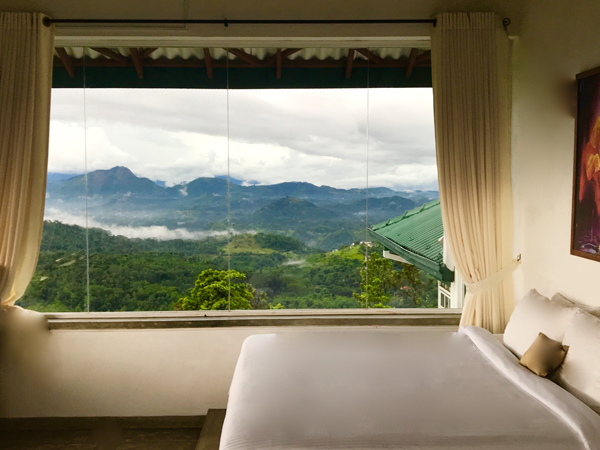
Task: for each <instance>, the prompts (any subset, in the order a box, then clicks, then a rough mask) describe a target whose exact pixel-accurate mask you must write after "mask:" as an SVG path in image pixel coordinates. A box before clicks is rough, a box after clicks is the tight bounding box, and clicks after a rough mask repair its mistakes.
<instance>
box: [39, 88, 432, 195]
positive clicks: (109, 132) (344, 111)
mask: <svg viewBox="0 0 600 450" xmlns="http://www.w3.org/2000/svg"><path fill="white" fill-rule="evenodd" d="M369 97H370V98H369V105H370V108H369V112H368V114H367V108H366V105H367V91H366V90H364V89H363V90H359V89H313V90H255V91H243V90H235V91H230V124H229V125H230V133H229V134H230V143H229V156H230V165H229V169H230V173H231V175H232V176H233V177H235V178H238V179H241V180H244V181H253V182H257V183H260V184H272V183H279V182H283V181H307V182H310V183H313V184H316V185H330V186H334V187H342V188H349V187H363V186H364V185H365V181H366V180H365V174H366V171H367V170H366V169H367V167H366V156H367V154H366V149H367V129H368V132H369V174H370V177H371V181H372V182H371V185H372V186H386V187H391V188H396V189H402V188H415V189H419V188H420V189H428V188H433V189H435V188H436V187H437V173H436V171H435V166H436V162H435V143H434V133H433V98H432V92H431V89H423V88H420V89H371V90H370V91H369ZM86 102H87V119H86V120H87V124H88V134H87V136H88V139H87V143H88V168H89V170H96V169H107V168H111V167H114V166H116V165H125V166H127V167H129V168H130V169H131V170H132V171H133V172H134V173H135V174H136V175H138V176H145V177H148V178H150V179H153V180H163V181H165V182H166V183H167V185H168V186H173V185H176V184H178V183H181V182H183V181H191V180H193V179H195V178H198V177H201V176H217V175H224V174H226V173H227V155H228V146H227V121H226V119H227V111H226V92H225V91H222V90H164V89H163V90H161V89H153V90H136V89H129V90H122V89H120V90H102V89H97V90H94V89H88V90H87V91H86ZM81 103H82V92H81V91H79V90H72V89H65V90H54V91H53V105H52V122H51V146H50V165H49V170H50V171H52V172H63V173H81V172H82V168H83V161H84V152H83V142H84V139H83V116H82V109H81V108H80V107H78V105H80V104H81Z"/></svg>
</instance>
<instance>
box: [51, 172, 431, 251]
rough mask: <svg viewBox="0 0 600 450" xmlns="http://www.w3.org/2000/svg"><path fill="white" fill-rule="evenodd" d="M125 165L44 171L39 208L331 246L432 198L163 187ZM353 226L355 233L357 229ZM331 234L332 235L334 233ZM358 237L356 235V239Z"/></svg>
mask: <svg viewBox="0 0 600 450" xmlns="http://www.w3.org/2000/svg"><path fill="white" fill-rule="evenodd" d="M161 184H162V183H160V184H157V183H156V182H154V181H152V180H150V179H149V178H144V177H138V176H136V175H135V174H134V173H133V172H132V171H131V170H130V169H128V168H127V167H113V168H112V169H109V170H96V171H93V172H90V173H88V176H87V202H86V178H85V176H83V175H76V176H71V177H68V176H66V175H65V174H53V173H49V174H48V184H47V200H46V204H47V208H54V210H60V211H63V212H65V213H69V214H71V215H82V214H84V213H85V208H86V203H87V209H88V212H89V216H90V218H92V219H94V220H95V221H97V222H100V223H106V224H110V225H118V226H129V227H140V226H156V225H158V226H166V227H167V228H170V229H173V228H186V229H189V230H220V229H221V230H222V229H226V227H227V216H228V206H227V197H228V195H229V198H230V202H229V214H230V217H231V219H230V222H229V223H230V225H231V226H232V227H233V228H235V229H237V230H240V231H244V230H257V231H270V232H277V233H281V234H288V235H293V236H294V237H296V238H298V239H300V240H302V241H303V242H304V243H306V244H307V245H313V246H319V247H320V248H324V249H328V248H337V246H339V245H342V244H349V243H351V242H348V240H349V239H350V240H352V237H360V236H364V227H365V217H366V215H367V209H366V207H367V204H368V217H369V223H370V224H372V223H377V222H380V221H383V220H386V219H388V218H390V217H395V216H398V215H400V214H402V213H403V212H404V211H406V210H409V209H412V208H415V207H417V206H419V205H421V204H423V203H426V202H428V201H430V200H432V199H435V198H438V192H437V191H394V190H392V189H388V188H382V187H377V188H370V189H369V191H368V196H369V198H368V202H367V191H366V190H365V189H339V188H333V187H330V186H315V185H313V184H311V183H306V182H285V183H279V184H272V185H250V186H244V185H243V182H241V180H235V183H234V182H231V183H229V184H228V183H227V180H226V179H224V178H222V177H202V178H197V179H195V180H192V181H190V182H188V183H183V184H180V185H176V186H172V187H163V186H161ZM360 230H363V231H362V232H361V231H360ZM335 236H339V237H338V238H336V237H335ZM361 240H362V239H361Z"/></svg>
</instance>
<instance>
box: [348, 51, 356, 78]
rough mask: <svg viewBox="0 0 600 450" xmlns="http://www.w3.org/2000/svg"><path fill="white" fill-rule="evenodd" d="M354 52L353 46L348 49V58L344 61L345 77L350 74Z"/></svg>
mask: <svg viewBox="0 0 600 450" xmlns="http://www.w3.org/2000/svg"><path fill="white" fill-rule="evenodd" d="M355 54H356V50H354V49H353V48H351V49H349V50H348V60H347V61H346V78H350V74H351V73H352V63H353V62H354V55H355Z"/></svg>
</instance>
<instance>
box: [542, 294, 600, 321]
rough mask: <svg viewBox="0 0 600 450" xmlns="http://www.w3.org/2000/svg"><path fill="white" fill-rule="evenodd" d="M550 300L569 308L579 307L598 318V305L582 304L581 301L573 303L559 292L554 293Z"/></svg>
mask: <svg viewBox="0 0 600 450" xmlns="http://www.w3.org/2000/svg"><path fill="white" fill-rule="evenodd" d="M551 301H553V302H555V303H558V304H559V305H563V306H567V307H569V308H579V309H582V310H584V311H585V312H586V313H588V314H591V315H592V316H595V317H599V318H600V307H598V306H588V305H582V304H581V303H575V302H572V301H571V300H569V299H568V298H566V297H564V296H563V295H561V294H559V293H558V292H557V293H556V294H554V297H552V298H551Z"/></svg>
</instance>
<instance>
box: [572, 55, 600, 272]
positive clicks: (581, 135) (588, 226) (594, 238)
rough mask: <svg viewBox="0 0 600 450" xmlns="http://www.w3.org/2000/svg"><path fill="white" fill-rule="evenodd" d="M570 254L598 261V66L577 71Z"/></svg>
mask: <svg viewBox="0 0 600 450" xmlns="http://www.w3.org/2000/svg"><path fill="white" fill-rule="evenodd" d="M574 167H575V174H574V188H573V217H572V228H571V230H572V231H571V254H572V255H576V256H581V257H583V258H588V259H593V260H596V261H600V67H598V68H596V69H592V70H588V71H586V72H583V73H580V74H578V75H577V115H576V118H575V164H574Z"/></svg>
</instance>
